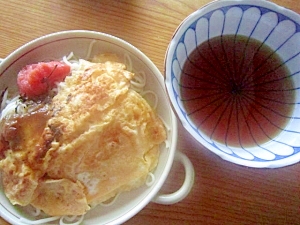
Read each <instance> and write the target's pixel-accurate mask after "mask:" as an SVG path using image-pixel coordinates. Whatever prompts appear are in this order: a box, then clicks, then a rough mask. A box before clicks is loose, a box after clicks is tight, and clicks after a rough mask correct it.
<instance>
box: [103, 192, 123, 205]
mask: <svg viewBox="0 0 300 225" xmlns="http://www.w3.org/2000/svg"><path fill="white" fill-rule="evenodd" d="M119 196H120V193H118V194H116V195H115V196H114V197H113V199H112V200H111V201H109V202H107V203H105V202H101V203H100V204H99V205H101V206H104V207H108V206H111V205H113V204H114V203H115V202H116V200H117V199H118V197H119Z"/></svg>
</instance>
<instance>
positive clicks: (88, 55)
mask: <svg viewBox="0 0 300 225" xmlns="http://www.w3.org/2000/svg"><path fill="white" fill-rule="evenodd" d="M95 43H96V40H92V42H91V43H90V45H89V48H88V51H87V54H86V57H85V59H86V60H88V59H89V58H90V57H91V53H92V50H93V47H94V44H95Z"/></svg>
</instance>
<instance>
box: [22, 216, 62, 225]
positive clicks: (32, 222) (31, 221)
mask: <svg viewBox="0 0 300 225" xmlns="http://www.w3.org/2000/svg"><path fill="white" fill-rule="evenodd" d="M59 218H60V217H59V216H52V217H47V218H44V219H38V220H28V219H25V218H24V217H21V218H20V222H21V223H26V224H32V225H35V224H47V223H48V222H52V221H55V220H58V219H59Z"/></svg>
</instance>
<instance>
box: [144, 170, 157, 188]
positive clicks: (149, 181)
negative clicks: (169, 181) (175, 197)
mask: <svg viewBox="0 0 300 225" xmlns="http://www.w3.org/2000/svg"><path fill="white" fill-rule="evenodd" d="M154 182H155V175H154V174H153V173H151V172H149V173H148V176H147V179H146V185H147V187H151V186H152V185H153V184H154Z"/></svg>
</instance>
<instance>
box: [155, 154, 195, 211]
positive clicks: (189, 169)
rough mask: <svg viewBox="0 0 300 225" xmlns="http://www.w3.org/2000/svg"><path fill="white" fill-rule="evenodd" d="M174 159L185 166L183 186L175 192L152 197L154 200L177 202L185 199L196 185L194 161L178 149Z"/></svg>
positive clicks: (162, 202) (165, 203) (169, 203)
mask: <svg viewBox="0 0 300 225" xmlns="http://www.w3.org/2000/svg"><path fill="white" fill-rule="evenodd" d="M174 160H175V161H179V162H180V163H182V165H183V166H184V170H185V179H184V182H183V184H182V186H181V187H180V188H179V189H178V190H177V191H175V192H174V193H171V194H158V195H156V196H155V197H154V198H153V199H152V202H155V203H158V204H162V205H171V204H175V203H177V202H179V201H181V200H182V199H184V198H185V197H186V196H187V195H188V194H189V192H190V191H191V189H192V187H193V185H194V177H195V171H194V167H193V164H192V162H191V161H190V160H189V158H188V157H187V156H186V155H185V154H183V153H182V152H179V151H176V153H175V158H174Z"/></svg>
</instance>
